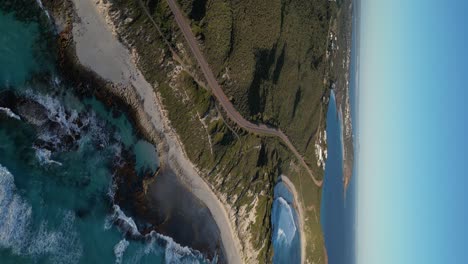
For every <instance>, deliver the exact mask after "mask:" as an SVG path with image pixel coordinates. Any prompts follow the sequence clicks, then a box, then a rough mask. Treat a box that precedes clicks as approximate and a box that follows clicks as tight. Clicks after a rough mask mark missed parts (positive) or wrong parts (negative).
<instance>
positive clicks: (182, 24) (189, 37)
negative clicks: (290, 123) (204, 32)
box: [167, 0, 323, 187]
mask: <svg viewBox="0 0 468 264" xmlns="http://www.w3.org/2000/svg"><path fill="white" fill-rule="evenodd" d="M167 3H168V4H169V7H170V9H171V11H172V13H173V14H174V17H175V20H176V22H177V24H178V25H179V28H180V30H181V31H182V34H183V35H184V37H185V40H186V41H187V43H188V45H189V46H190V49H191V51H192V53H193V55H194V57H195V58H196V60H197V62H198V64H199V66H200V68H201V70H202V72H203V75H204V76H205V78H206V81H207V82H208V86H209V87H211V91H212V92H213V95H214V96H215V97H216V99H217V100H218V101H219V103H220V104H221V106H222V107H223V108H224V110H225V111H226V113H227V115H228V117H229V118H230V119H231V120H232V121H234V122H235V123H236V124H237V125H238V126H239V127H241V128H243V129H245V130H247V131H249V132H250V133H255V134H263V135H269V136H275V137H279V138H280V139H281V140H282V141H283V142H284V143H285V144H286V146H287V147H288V148H289V149H290V150H291V151H292V152H293V153H294V155H295V156H296V157H297V159H298V160H299V161H300V162H301V164H302V166H303V167H304V168H305V169H306V170H307V172H308V173H309V175H310V177H311V178H312V180H313V181H314V183H315V185H317V186H318V187H321V186H322V183H323V180H318V179H316V178H315V176H314V174H313V173H312V170H311V169H310V168H309V166H308V165H307V163H306V162H305V160H304V158H303V157H302V155H301V154H300V153H299V152H298V151H297V149H296V148H295V147H294V145H293V144H292V143H291V141H290V140H289V138H288V137H287V136H286V135H285V134H284V133H283V132H282V131H281V130H279V129H276V128H272V127H268V126H266V125H264V124H254V123H252V122H249V121H248V120H246V119H245V118H244V117H242V115H241V114H240V113H239V112H238V111H237V110H236V109H235V108H234V106H233V105H232V103H231V101H229V99H228V98H227V96H226V94H224V92H223V89H222V88H221V86H220V85H219V83H218V81H217V80H216V78H215V76H214V74H213V72H212V71H211V69H210V66H209V65H208V62H207V61H206V59H205V57H204V56H203V54H202V52H201V50H200V48H199V47H198V42H197V40H196V38H195V36H194V35H193V33H192V30H191V28H190V24H189V23H188V22H187V20H186V19H185V17H184V15H183V14H182V12H181V11H180V9H179V7H178V5H177V3H176V0H167Z"/></svg>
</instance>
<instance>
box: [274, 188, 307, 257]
mask: <svg viewBox="0 0 468 264" xmlns="http://www.w3.org/2000/svg"><path fill="white" fill-rule="evenodd" d="M274 197H275V200H274V201H273V210H272V212H271V224H272V226H273V234H272V241H273V251H274V255H273V263H277V264H280V263H291V264H295V263H297V264H299V263H301V240H300V234H299V222H298V219H297V213H296V211H295V210H294V197H293V196H292V194H291V193H290V192H289V190H288V188H287V187H286V185H285V184H284V183H283V182H278V183H277V184H276V186H275V191H274Z"/></svg>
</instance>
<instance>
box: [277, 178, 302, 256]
mask: <svg viewBox="0 0 468 264" xmlns="http://www.w3.org/2000/svg"><path fill="white" fill-rule="evenodd" d="M281 181H282V182H283V183H284V184H285V185H286V187H287V188H288V190H289V191H290V192H291V193H292V195H293V196H294V208H295V209H296V213H297V216H298V218H299V234H300V236H301V263H304V260H305V254H306V252H305V248H306V240H305V237H304V209H303V206H302V202H301V200H300V199H299V193H298V192H297V190H296V187H294V184H293V183H292V182H291V180H290V179H289V178H288V177H287V176H286V175H281Z"/></svg>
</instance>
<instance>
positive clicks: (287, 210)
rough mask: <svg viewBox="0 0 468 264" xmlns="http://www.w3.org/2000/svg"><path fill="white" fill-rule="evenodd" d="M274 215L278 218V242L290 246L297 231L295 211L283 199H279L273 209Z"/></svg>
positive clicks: (276, 225)
mask: <svg viewBox="0 0 468 264" xmlns="http://www.w3.org/2000/svg"><path fill="white" fill-rule="evenodd" d="M273 215H274V217H275V218H276V223H275V224H274V227H276V228H275V229H276V238H275V240H276V241H279V242H284V243H285V244H290V243H291V242H292V241H293V239H294V237H295V235H296V231H297V227H296V222H295V219H294V215H293V209H292V208H291V206H290V204H289V203H288V202H287V201H286V200H285V199H284V198H283V197H278V198H277V199H276V201H275V204H274V208H273Z"/></svg>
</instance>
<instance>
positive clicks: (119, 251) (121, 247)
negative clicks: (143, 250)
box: [114, 238, 130, 264]
mask: <svg viewBox="0 0 468 264" xmlns="http://www.w3.org/2000/svg"><path fill="white" fill-rule="evenodd" d="M128 245H130V243H129V242H128V241H127V240H126V239H125V238H124V239H122V240H120V242H119V243H117V245H115V247H114V255H115V263H116V264H120V263H122V257H123V253H124V252H125V250H126V249H127V247H128Z"/></svg>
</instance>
